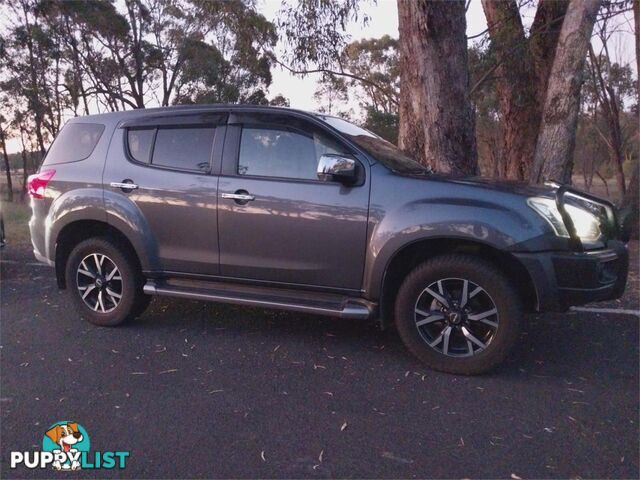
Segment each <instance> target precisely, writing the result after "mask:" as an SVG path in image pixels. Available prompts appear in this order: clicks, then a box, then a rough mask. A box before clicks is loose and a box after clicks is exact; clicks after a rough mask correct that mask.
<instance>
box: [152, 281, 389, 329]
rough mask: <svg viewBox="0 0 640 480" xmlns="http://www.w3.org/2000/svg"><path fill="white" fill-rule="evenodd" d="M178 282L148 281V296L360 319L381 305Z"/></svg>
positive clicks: (321, 295) (336, 297)
mask: <svg viewBox="0 0 640 480" xmlns="http://www.w3.org/2000/svg"><path fill="white" fill-rule="evenodd" d="M176 283H178V284H177V285H176V284H173V282H171V283H169V282H161V283H157V282H156V281H155V280H147V283H146V284H145V286H144V293H146V294H147V295H163V296H168V297H178V298H189V299H192V300H204V301H210V302H220V303H232V304H235V305H249V306H253V307H263V308H274V309H279V310H291V311H294V312H304V313H312V314H316V315H326V316H330V317H340V318H351V319H358V320H366V319H368V318H372V317H373V316H374V315H375V313H376V309H377V304H375V303H373V302H369V301H367V300H364V299H362V298H354V297H347V296H344V295H336V294H326V293H315V292H306V291H305V292H299V291H297V290H284V289H277V288H257V287H253V286H247V285H240V284H225V283H220V282H212V283H209V282H206V286H205V285H203V283H205V282H197V286H195V285H184V283H186V282H176ZM180 283H182V284H180Z"/></svg>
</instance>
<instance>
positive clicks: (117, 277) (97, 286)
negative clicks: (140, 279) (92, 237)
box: [76, 253, 122, 313]
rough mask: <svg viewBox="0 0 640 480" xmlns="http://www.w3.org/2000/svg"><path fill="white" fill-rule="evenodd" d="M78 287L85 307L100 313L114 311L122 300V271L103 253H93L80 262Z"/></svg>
mask: <svg viewBox="0 0 640 480" xmlns="http://www.w3.org/2000/svg"><path fill="white" fill-rule="evenodd" d="M76 285H77V287H78V293H79V294H80V297H81V298H82V301H83V302H84V303H85V305H87V307H89V308H90V309H91V310H93V311H95V312H98V313H109V312H111V311H113V310H114V309H115V308H116V307H117V306H118V304H119V303H120V300H121V299H122V275H121V274H120V270H119V269H118V266H117V265H116V264H115V262H114V261H113V260H111V259H110V258H109V257H107V256H106V255H104V254H101V253H91V254H89V255H87V256H86V257H84V259H83V260H82V261H81V262H80V265H78V270H77V274H76Z"/></svg>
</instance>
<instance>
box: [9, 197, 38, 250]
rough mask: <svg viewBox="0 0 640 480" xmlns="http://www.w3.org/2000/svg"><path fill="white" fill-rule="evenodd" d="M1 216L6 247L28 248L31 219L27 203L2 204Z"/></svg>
mask: <svg viewBox="0 0 640 480" xmlns="http://www.w3.org/2000/svg"><path fill="white" fill-rule="evenodd" d="M2 215H3V218H4V233H5V236H6V238H7V245H8V246H29V245H31V236H30V235H29V225H28V223H29V218H30V217H31V207H30V206H29V204H28V203H22V202H19V201H15V202H7V201H3V202H2Z"/></svg>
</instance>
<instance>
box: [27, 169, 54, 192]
mask: <svg viewBox="0 0 640 480" xmlns="http://www.w3.org/2000/svg"><path fill="white" fill-rule="evenodd" d="M55 174H56V171H55V170H45V171H44V172H40V173H36V174H34V175H29V178H28V179H27V186H28V188H29V195H31V198H44V191H45V189H46V188H47V185H48V184H49V182H50V181H51V179H52V178H53V176H54V175H55Z"/></svg>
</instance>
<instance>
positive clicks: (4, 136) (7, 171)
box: [0, 115, 13, 202]
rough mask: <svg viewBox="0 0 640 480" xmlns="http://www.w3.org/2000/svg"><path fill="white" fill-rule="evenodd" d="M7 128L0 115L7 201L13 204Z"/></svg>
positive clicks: (0, 134)
mask: <svg viewBox="0 0 640 480" xmlns="http://www.w3.org/2000/svg"><path fill="white" fill-rule="evenodd" d="M8 129H9V127H8V124H7V121H6V119H5V118H4V117H3V116H2V115H0V147H2V157H3V159H4V171H5V175H6V176H7V200H8V201H10V202H13V182H12V181H11V166H10V165H9V155H8V154H7V131H8Z"/></svg>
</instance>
